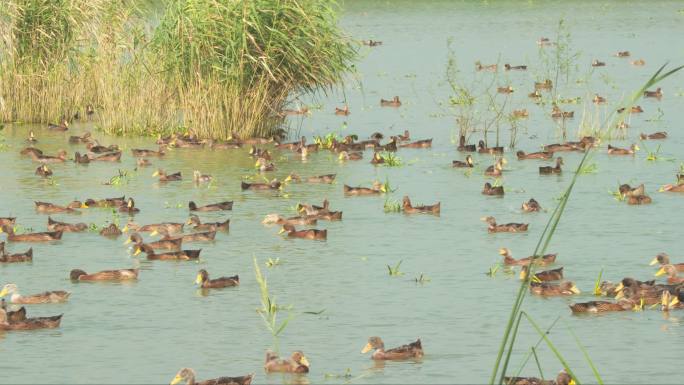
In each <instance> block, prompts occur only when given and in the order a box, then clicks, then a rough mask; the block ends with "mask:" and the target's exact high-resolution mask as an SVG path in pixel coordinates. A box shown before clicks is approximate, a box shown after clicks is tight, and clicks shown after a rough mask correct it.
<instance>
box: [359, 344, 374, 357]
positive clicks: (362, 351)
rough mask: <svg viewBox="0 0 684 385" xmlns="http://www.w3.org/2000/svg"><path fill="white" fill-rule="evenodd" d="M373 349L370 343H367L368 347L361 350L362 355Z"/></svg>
mask: <svg viewBox="0 0 684 385" xmlns="http://www.w3.org/2000/svg"><path fill="white" fill-rule="evenodd" d="M371 349H373V346H372V345H371V344H370V343H367V344H366V346H364V347H363V349H361V354H364V353H368V352H370V350H371Z"/></svg>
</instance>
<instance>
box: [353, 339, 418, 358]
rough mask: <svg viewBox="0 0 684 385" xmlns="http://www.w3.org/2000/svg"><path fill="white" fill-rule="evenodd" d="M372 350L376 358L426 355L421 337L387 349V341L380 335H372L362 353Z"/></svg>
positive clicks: (372, 355)
mask: <svg viewBox="0 0 684 385" xmlns="http://www.w3.org/2000/svg"><path fill="white" fill-rule="evenodd" d="M371 350H373V354H371V358H372V359H374V360H407V359H417V358H422V357H423V355H424V353H423V345H422V343H421V342H420V339H417V340H416V341H415V342H411V343H409V344H407V345H402V346H399V347H397V348H393V349H387V350H385V343H384V342H383V341H382V339H381V338H380V337H370V338H368V343H367V344H366V346H364V347H363V349H362V350H361V353H362V354H363V353H368V352H369V351H371Z"/></svg>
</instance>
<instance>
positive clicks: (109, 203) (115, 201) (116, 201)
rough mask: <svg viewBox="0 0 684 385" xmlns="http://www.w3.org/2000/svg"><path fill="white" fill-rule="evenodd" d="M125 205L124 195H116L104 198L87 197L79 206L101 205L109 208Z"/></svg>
mask: <svg viewBox="0 0 684 385" xmlns="http://www.w3.org/2000/svg"><path fill="white" fill-rule="evenodd" d="M124 205H126V196H122V197H116V198H104V199H92V198H88V199H86V200H85V202H84V206H85V207H84V206H81V207H82V208H89V207H103V208H110V207H121V206H124Z"/></svg>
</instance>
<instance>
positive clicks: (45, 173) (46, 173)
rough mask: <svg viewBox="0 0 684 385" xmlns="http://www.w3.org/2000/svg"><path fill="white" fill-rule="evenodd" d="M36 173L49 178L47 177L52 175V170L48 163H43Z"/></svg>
mask: <svg viewBox="0 0 684 385" xmlns="http://www.w3.org/2000/svg"><path fill="white" fill-rule="evenodd" d="M35 174H36V175H38V176H41V177H43V178H47V177H50V176H52V170H50V169H49V168H48V166H47V165H46V164H41V165H40V166H38V168H37V169H36V172H35Z"/></svg>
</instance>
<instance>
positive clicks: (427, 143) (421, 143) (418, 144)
mask: <svg viewBox="0 0 684 385" xmlns="http://www.w3.org/2000/svg"><path fill="white" fill-rule="evenodd" d="M399 147H402V148H430V147H432V139H423V140H417V141H415V142H411V143H404V144H400V145H399Z"/></svg>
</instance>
